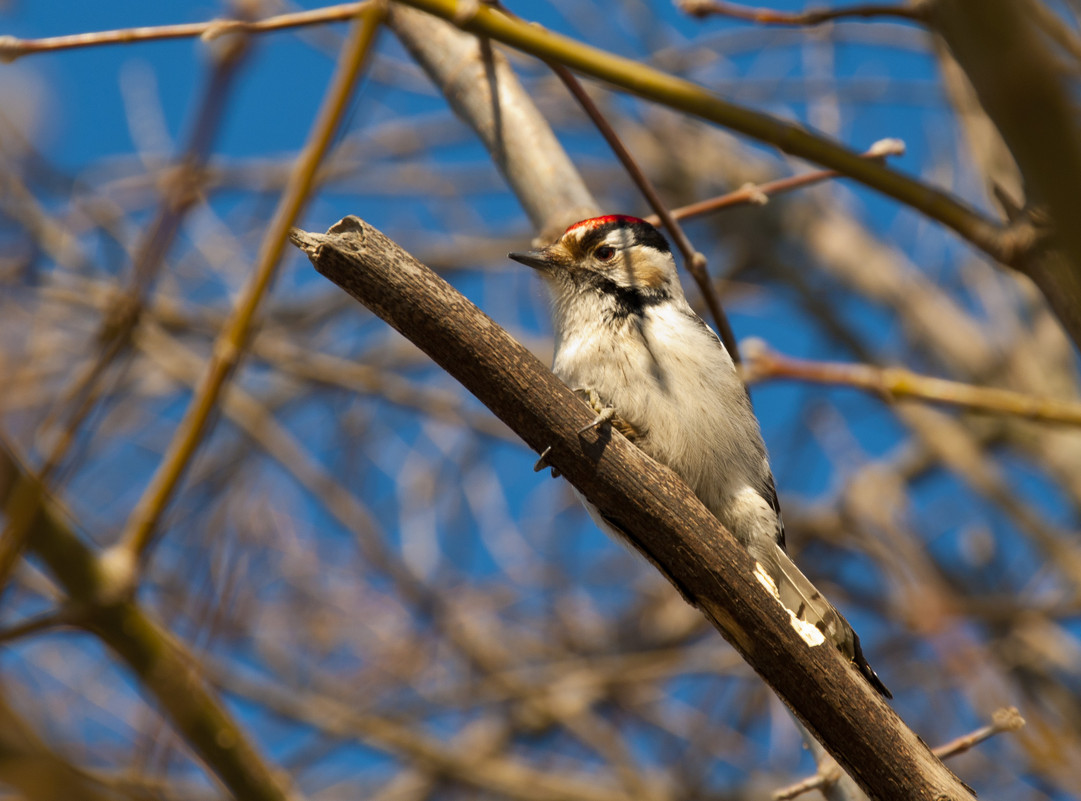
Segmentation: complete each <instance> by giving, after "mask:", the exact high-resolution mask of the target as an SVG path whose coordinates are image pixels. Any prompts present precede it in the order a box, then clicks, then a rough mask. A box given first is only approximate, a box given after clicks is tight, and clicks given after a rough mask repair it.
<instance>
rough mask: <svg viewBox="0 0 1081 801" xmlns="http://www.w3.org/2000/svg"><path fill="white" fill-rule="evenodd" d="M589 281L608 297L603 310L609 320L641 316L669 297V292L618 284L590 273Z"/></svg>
mask: <svg viewBox="0 0 1081 801" xmlns="http://www.w3.org/2000/svg"><path fill="white" fill-rule="evenodd" d="M589 283H590V285H591V286H593V287H594V288H595V289H596V290H598V291H599V293H600V294H601V295H602V296H603V297H606V298H608V299H609V301H610V305H608V306H607V307H606V308H605V310H604V313H605V316H606V317H607V318H608V319H609V320H614V321H619V322H622V321H623V320H626V319H627V318H628V317H643V316H644V315H645V313H646V309H647V308H649V307H650V306H657V305H659V304H661V303H664V302H665V301H667V300H669V299H670V298H671V294H670V293H668V292H666V291H662V292H658V291H655V290H643V289H642V288H640V287H635V286H620V285H619V284H617V283H616V282H615V281H613V280H612V279H610V278H605V277H604V276H602V275H598V274H596V273H592V274H591V275H590V277H589Z"/></svg>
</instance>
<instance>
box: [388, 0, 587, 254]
mask: <svg viewBox="0 0 1081 801" xmlns="http://www.w3.org/2000/svg"><path fill="white" fill-rule="evenodd" d="M387 25H388V26H389V27H390V28H391V29H392V30H393V31H394V33H395V34H396V35H397V37H398V38H399V39H400V40H401V42H402V44H403V45H405V47H406V49H407V50H409V52H410V53H411V54H412V56H413V58H415V59H416V60H417V63H419V64H420V66H421V67H423V68H424V71H425V73H427V75H428V77H429V78H431V80H432V82H433V83H434V84H435V85H436V86H437V87H438V88H439V90H440V91H441V92H442V93H443V96H444V97H445V98H446V99H447V103H448V104H449V105H450V107H451V108H452V109H453V110H454V112H455V113H456V114H457V115H458V116H459V117H460V118H461V119H462V120H464V121H465V122H466V123H467V124H468V125H469V126H470V127H471V128H472V129H473V130H474V131H475V132H476V134H477V136H478V137H479V138H480V140H481V142H483V143H484V146H485V147H486V148H487V149H488V152H489V153H490V154H491V156H492V161H493V162H494V163H495V165H496V167H498V168H499V171H500V172H501V173H502V174H503V175H504V177H505V178H506V179H507V183H508V185H509V186H510V187H511V189H512V190H513V191H514V194H515V195H516V196H517V198H518V201H519V202H520V203H521V204H522V207H523V208H524V209H525V211H526V214H528V215H529V218H530V220H532V222H533V226H534V227H535V228H536V229H537V231H538V232H539V234H540V238H541V239H545V240H546V244H547V241H550V240H551V239H553V238H554V237H555V236H557V235H558V234H559V233H560V232H562V231H563V229H564V228H566V227H567V226H568V225H570V224H571V223H574V222H577V221H578V220H583V219H586V218H588V217H593V216H596V214H597V213H598V212H599V208H598V207H597V201H596V200H594V198H593V196H592V194H590V192H589V189H588V188H587V187H586V185H585V183H584V182H583V181H582V177H581V175H579V173H578V170H577V169H576V168H575V166H574V164H573V163H572V162H571V160H570V158H568V156H567V154H566V153H565V152H564V150H563V148H562V147H561V146H560V144H559V141H558V140H557V139H556V136H555V134H554V133H553V132H552V129H551V127H550V126H549V125H548V121H547V120H546V119H545V118H544V117H543V116H542V115H541V113H540V111H538V110H537V107H536V106H535V105H534V104H533V101H532V99H531V98H530V97H529V94H528V93H527V92H526V91H525V89H523V88H522V85H521V83H520V82H519V81H518V78H517V76H516V75H515V74H514V71H513V70H511V68H510V66H509V65H508V64H507V60H506V58H505V57H504V56H503V55H502V54H501V53H498V52H496V51H494V50H489V53H490V55H491V57H490V58H489V59H487V60H486V59H485V58H484V57H483V52H482V48H481V47H480V45H479V44H478V42H477V39H476V38H475V37H473V36H467V35H466V34H463V33H461V32H460V31H458V30H456V29H455V28H454V26H453V25H447V24H446V23H444V22H441V21H440V20H438V19H436V18H435V17H432V16H430V15H428V14H422V13H420V12H419V11H415V10H414V9H411V8H408V7H406V6H404V5H402V4H400V3H392V4H391V5H390V8H389V10H388V12H387Z"/></svg>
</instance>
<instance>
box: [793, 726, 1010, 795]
mask: <svg viewBox="0 0 1081 801" xmlns="http://www.w3.org/2000/svg"><path fill="white" fill-rule="evenodd" d="M1024 725H1025V719H1024V718H1022V717H1021V715H1020V713H1019V712H1018V711H1017V709H1016V707H1012V706H1011V707H1004V708H1002V709H996V710H995V712H994V714H993V715H992V716H991V723H990V724H989V725H987V726H983V727H981V728H979V729H976V731H974V732H971V733H970V734H966V735H965V736H963V737H958V738H957V739H956V740H952V741H950V742H948V743H946V744H945V745H940V746H938V747H937V748H934V749H932V750H933V752H934V754H935V756H937V757H938V758H939V759H948V758H949V757H952V756H956V755H957V754H960V753H962V752H964V751H968V750H969V749H970V748H974V747H975V746H977V745H979V744H980V743H982V742H983V741H984V740H987V739H990V738H991V737H994V736H995V735H996V734H1001V733H1002V732H1004V731H1017V730H1018V729H1020V728H1021V727H1022V726H1024ZM832 781H836V776H835V775H831V774H830V773H826V774H822V773H820V774H816V775H814V776H809V777H807V778H806V779H803V780H802V781H799V782H797V783H796V784H792V785H789V786H788V787H784V788H782V789H780V790H777V791H776V792H775V793H774V794H773V801H791V799H793V798H797V797H799V796H801V795H803V794H804V793H809V792H811V791H812V790H821V789H822V788H823V787H826V786H828V784H829V783H830V782H832Z"/></svg>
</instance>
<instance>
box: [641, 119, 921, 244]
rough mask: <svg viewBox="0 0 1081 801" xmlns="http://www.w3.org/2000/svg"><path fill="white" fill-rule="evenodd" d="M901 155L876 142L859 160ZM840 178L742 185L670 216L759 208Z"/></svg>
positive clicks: (895, 146)
mask: <svg viewBox="0 0 1081 801" xmlns="http://www.w3.org/2000/svg"><path fill="white" fill-rule="evenodd" d="M904 152H905V143H904V142H902V141H901V140H900V139H880V140H879V141H877V142H875V143H874V144H873V145H872V146H871V147H870V148H869V149H868V150H867V151H865V152H864V153H861V154H860V155H861V157H862V158H866V159H884V158H886V157H887V156H901V155H904ZM839 177H842V176H841V173H839V172H837V171H836V170H816V171H815V172H809V173H805V174H804V175H793V176H791V177H789V178H778V179H777V180H775V181H767V182H766V183H763V184H744V185H743V186H741V187H740V188H739V189H736V190H735V191H733V192H727V193H725V194H723V195H721V196H720V197H714V198H710V199H708V200H700V201H698V202H697V203H691V204H689V205H687V206H680V207H679V208H678V209H672V216H673V217H675V218H676V219H679V220H685V219H687V218H688V217H700V216H702V215H703V214H709V213H710V212H714V211H720V210H722V209H728V208H732V207H734V206H742V205H755V206H763V205H765V204H766V203H768V202H769V199H770V198H771V197H773V196H774V195H780V194H783V193H785V192H792V191H794V190H796V189H803V188H805V187H808V186H813V185H814V184H817V183H821V182H822V181H828V180H830V179H831V178H839ZM646 220H647V221H648V222H651V223H653V224H654V225H660V222H661V221H660V218H659V217H657V216H656V215H651V216H649V217H646Z"/></svg>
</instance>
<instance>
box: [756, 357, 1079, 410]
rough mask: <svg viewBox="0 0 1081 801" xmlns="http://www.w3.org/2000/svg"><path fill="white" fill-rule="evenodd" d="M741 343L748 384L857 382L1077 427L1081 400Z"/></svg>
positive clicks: (893, 394) (889, 393)
mask: <svg viewBox="0 0 1081 801" xmlns="http://www.w3.org/2000/svg"><path fill="white" fill-rule="evenodd" d="M743 347H744V350H745V351H746V353H747V361H746V363H745V364H744V366H743V376H744V379H745V380H746V381H747V383H749V384H753V383H757V382H759V381H768V380H771V379H776V378H793V379H796V380H798V381H811V382H813V383H816V384H835V385H837V386H848V387H857V388H858V389H864V390H867V391H868V392H871V393H874V394H876V395H879V396H882V397H884V398H886V399H887V400H893V399H897V398H916V399H919V400H925V401H933V402H935V403H944V404H947V405H949V406H958V407H961V408H964V409H968V410H970V411H976V412H987V413H989V414H1007V415H1012V416H1014V417H1021V418H1024V419H1026V420H1039V421H1041V422H1046V423H1064V424H1066V425H1072V426H1081V403H1070V402H1069V401H1059V400H1054V399H1052V398H1035V397H1033V396H1031V395H1025V394H1024V393H1021V392H1015V391H1013V390H1008V389H998V388H996V387H977V386H973V385H971V384H962V383H961V382H959V381H948V380H945V379H942V378H934V377H933V376H927V375H920V374H919V373H914V372H912V371H911V370H906V369H905V368H903V367H876V366H873V365H868V364H839V363H837V362H820V361H812V360H809V359H796V358H793V357H791V356H786V355H784V354H783V353H778V352H777V351H775V350H773V349H771V348H770V347H769V346H768V345H767V344H766V343H765V342H763V341H762V340H758V339H755V340H750V341H747V342H744V343H743Z"/></svg>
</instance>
